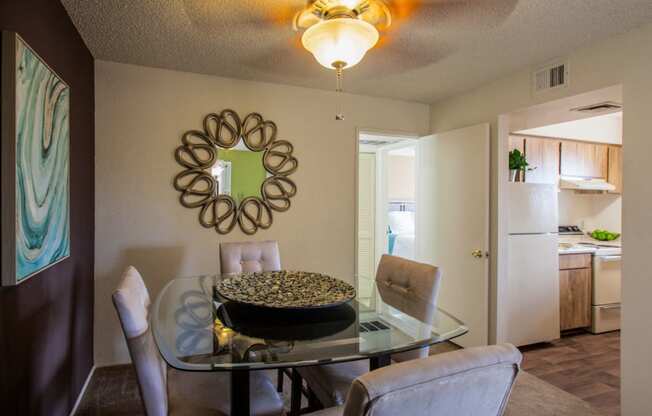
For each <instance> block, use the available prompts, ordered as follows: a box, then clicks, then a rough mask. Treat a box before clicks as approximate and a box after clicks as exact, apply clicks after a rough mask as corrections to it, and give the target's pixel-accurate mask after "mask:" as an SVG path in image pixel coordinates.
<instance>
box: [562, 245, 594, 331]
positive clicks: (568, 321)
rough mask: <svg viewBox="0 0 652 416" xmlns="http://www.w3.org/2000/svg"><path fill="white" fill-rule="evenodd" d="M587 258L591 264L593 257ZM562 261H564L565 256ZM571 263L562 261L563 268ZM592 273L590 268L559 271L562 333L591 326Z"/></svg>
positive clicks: (588, 256)
mask: <svg viewBox="0 0 652 416" xmlns="http://www.w3.org/2000/svg"><path fill="white" fill-rule="evenodd" d="M570 256H577V255H570ZM586 256H587V258H588V259H589V262H587V263H588V264H590V258H591V255H590V254H589V255H586ZM560 260H564V256H561V259H560ZM569 263H570V262H567V261H560V265H562V267H563V265H564V264H569ZM576 264H581V263H576ZM585 264H586V263H585ZM591 273H592V270H591V268H590V267H585V268H579V269H578V268H571V269H566V270H560V271H559V312H560V314H559V322H560V327H561V328H560V329H561V330H562V331H565V330H568V329H576V328H585V327H589V326H591Z"/></svg>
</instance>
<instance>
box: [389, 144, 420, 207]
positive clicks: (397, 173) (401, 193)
mask: <svg viewBox="0 0 652 416" xmlns="http://www.w3.org/2000/svg"><path fill="white" fill-rule="evenodd" d="M415 169H416V166H415V158H414V156H401V155H392V154H390V155H389V156H388V157H387V174H388V176H387V199H388V200H390V201H414V187H415V184H416V180H415V177H414V175H415V171H414V170H415Z"/></svg>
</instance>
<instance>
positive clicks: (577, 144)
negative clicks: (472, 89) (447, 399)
mask: <svg viewBox="0 0 652 416" xmlns="http://www.w3.org/2000/svg"><path fill="white" fill-rule="evenodd" d="M623 108H624V107H623V99H622V87H621V86H619V85H617V86H612V87H608V88H604V89H600V90H596V91H591V92H588V93H583V94H580V95H576V96H571V97H567V98H563V99H559V100H555V101H550V102H547V103H544V104H540V105H536V106H532V107H529V108H525V109H521V110H518V111H515V112H512V113H509V114H505V115H501V116H500V117H499V125H498V131H499V151H500V155H499V157H498V163H499V165H498V166H499V175H498V180H499V184H498V187H497V189H498V205H499V209H498V221H499V225H498V230H499V240H498V242H499V246H501V247H502V248H501V249H500V256H499V258H498V261H499V263H498V273H497V276H498V280H497V284H496V286H495V287H496V290H497V296H496V302H495V305H497V306H496V309H497V314H496V317H497V318H496V319H497V331H496V334H497V342H510V343H512V344H515V345H516V346H518V347H519V348H521V350H522V351H523V353H524V361H523V368H524V369H525V370H527V371H528V372H530V373H531V374H533V375H535V376H537V377H539V378H541V379H543V380H545V381H548V382H550V383H551V384H553V385H556V386H557V387H559V388H561V389H562V390H566V391H567V392H569V393H571V394H574V395H577V396H578V397H580V398H581V399H583V400H586V401H587V402H589V403H591V404H592V405H593V406H595V407H597V408H598V409H599V410H602V411H605V412H607V413H610V414H611V413H614V414H619V409H620V403H619V394H620V393H619V392H620V331H619V329H620V310H621V285H622V247H621V238H620V233H621V226H622V200H623V198H624V193H623V187H622V168H623V165H622V151H623V146H624V145H625V143H623V132H622V118H623V113H624V110H623ZM514 154H516V155H517V156H518V157H516V158H513V157H512V156H513V155H514ZM521 156H523V158H524V161H525V162H527V165H523V167H522V170H521V171H520V172H509V171H508V169H510V168H512V169H514V168H517V166H515V165H518V163H513V162H514V161H515V160H516V161H518V159H519V158H520V157H521ZM513 165H514V166H513ZM514 173H518V174H517V175H514ZM535 197H536V198H535ZM544 240H545V242H546V243H545V244H543V243H542V242H543V241H544ZM548 242H553V244H548ZM524 277H525V278H524ZM525 311H527V313H524V312H525ZM593 346H599V347H600V350H599V351H595V350H593V349H592V348H593ZM541 349H546V352H545V357H546V358H545V359H543V360H539V358H538V357H541V356H542V355H541V351H540V350H541ZM568 356H573V357H574V358H576V359H577V362H578V363H579V362H581V363H582V364H581V366H580V365H577V366H575V365H574V361H573V360H567V359H566V357H568ZM562 360H563V361H564V362H565V363H568V365H567V366H566V368H565V370H564V371H562V373H563V377H560V375H561V373H560V372H557V371H549V368H548V367H546V368H545V369H544V368H543V367H544V366H546V365H547V364H548V363H550V362H553V361H554V362H559V361H562ZM605 363H608V365H605ZM586 380H590V381H591V382H594V381H595V380H600V381H599V382H596V383H595V384H594V385H599V386H600V388H601V390H600V391H589V390H590V389H587V390H583V391H579V390H578V389H577V388H576V387H575V386H578V385H580V384H585V385H586V384H588V382H587V381H586Z"/></svg>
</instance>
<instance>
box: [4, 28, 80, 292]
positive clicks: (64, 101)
mask: <svg viewBox="0 0 652 416" xmlns="http://www.w3.org/2000/svg"><path fill="white" fill-rule="evenodd" d="M2 50H3V53H2V55H3V62H2V64H3V67H2V68H3V75H2V76H3V80H2V81H3V84H2V86H3V88H2V91H3V92H2V95H3V97H2V98H3V108H2V112H3V123H2V124H3V130H2V134H3V137H2V143H3V172H2V174H3V177H4V178H7V175H6V174H9V178H7V179H3V183H2V186H3V189H2V193H3V204H2V205H3V211H2V215H3V231H2V234H3V246H4V245H7V246H9V247H8V249H5V248H3V263H5V260H9V261H10V262H12V263H13V267H10V268H5V267H4V266H3V284H17V283H20V282H22V281H24V280H26V279H27V278H29V277H31V276H33V275H35V274H36V273H38V272H39V271H41V270H43V269H45V268H47V267H49V266H51V265H53V264H55V263H57V262H59V261H61V260H63V259H65V258H67V257H68V256H69V255H70V215H69V212H70V195H69V194H70V185H69V175H70V162H69V160H70V154H69V153H70V152H69V146H70V140H69V136H70V129H69V118H70V88H69V87H68V85H66V83H65V82H63V80H62V79H61V78H60V77H59V76H58V75H57V74H56V73H55V72H54V71H53V70H52V69H51V68H50V67H49V66H48V65H47V64H46V63H45V62H44V61H43V60H42V59H41V58H40V57H39V56H38V55H37V54H36V53H35V52H34V51H33V50H32V49H31V48H30V47H29V46H28V45H27V44H26V43H25V42H24V41H23V40H22V39H21V38H20V37H19V36H18V35H16V34H15V33H11V32H3V48H2ZM8 50H9V51H8ZM12 76H13V77H12ZM6 87H7V88H6ZM7 113H9V114H8V115H7ZM5 122H7V123H5ZM5 150H6V152H5ZM7 159H10V160H7ZM5 162H10V163H8V164H5ZM7 165H8V166H7ZM12 180H13V184H12V183H11V181H12ZM12 185H13V186H12ZM6 190H8V191H10V192H5V191H6ZM5 194H7V195H6V197H5ZM5 199H6V201H5ZM12 200H13V201H12ZM5 217H6V218H5ZM10 222H11V223H13V225H14V226H13V227H5V226H4V225H9V224H10ZM10 233H12V234H13V235H11V236H10V235H9V234H10ZM10 240H13V244H11V241H10ZM6 243H8V244H6ZM6 257H9V258H6ZM11 257H13V259H11ZM12 269H13V270H12ZM12 275H13V276H12Z"/></svg>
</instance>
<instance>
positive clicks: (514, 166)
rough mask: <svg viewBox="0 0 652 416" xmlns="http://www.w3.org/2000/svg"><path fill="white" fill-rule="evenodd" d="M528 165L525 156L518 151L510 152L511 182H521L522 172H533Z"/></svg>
mask: <svg viewBox="0 0 652 416" xmlns="http://www.w3.org/2000/svg"><path fill="white" fill-rule="evenodd" d="M529 166H530V165H529V164H528V163H527V159H526V158H525V155H524V154H523V153H522V152H521V151H520V150H518V149H514V150H512V151H511V152H509V181H510V182H520V181H521V178H522V172H525V171H526V170H532V169H531V168H530V167H529Z"/></svg>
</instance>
